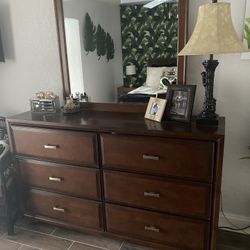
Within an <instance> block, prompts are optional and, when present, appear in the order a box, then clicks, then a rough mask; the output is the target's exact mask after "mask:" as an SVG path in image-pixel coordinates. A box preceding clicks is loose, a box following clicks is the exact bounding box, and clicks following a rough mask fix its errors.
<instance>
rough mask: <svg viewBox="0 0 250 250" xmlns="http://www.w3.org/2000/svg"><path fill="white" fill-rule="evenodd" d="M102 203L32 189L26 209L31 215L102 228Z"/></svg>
mask: <svg viewBox="0 0 250 250" xmlns="http://www.w3.org/2000/svg"><path fill="white" fill-rule="evenodd" d="M101 208H102V206H101V203H98V202H94V201H87V200H82V199H78V198H72V197H69V196H64V195H59V194H54V193H49V192H44V191H39V190H35V189H32V190H30V191H29V193H28V198H27V206H26V210H27V212H28V213H30V214H31V215H34V216H35V215H40V216H45V217H48V218H52V219H58V220H61V221H64V222H66V223H71V224H73V225H77V226H82V227H88V228H92V229H101V228H102V227H103V225H102V224H103V223H102V209H101Z"/></svg>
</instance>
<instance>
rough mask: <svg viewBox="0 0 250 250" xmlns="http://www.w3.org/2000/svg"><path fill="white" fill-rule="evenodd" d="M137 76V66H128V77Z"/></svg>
mask: <svg viewBox="0 0 250 250" xmlns="http://www.w3.org/2000/svg"><path fill="white" fill-rule="evenodd" d="M135 74H136V68H135V65H128V66H126V75H127V76H132V75H135Z"/></svg>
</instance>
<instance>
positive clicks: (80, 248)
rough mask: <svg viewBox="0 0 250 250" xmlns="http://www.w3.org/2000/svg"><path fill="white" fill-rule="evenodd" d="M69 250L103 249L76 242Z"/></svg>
mask: <svg viewBox="0 0 250 250" xmlns="http://www.w3.org/2000/svg"><path fill="white" fill-rule="evenodd" d="M69 250H102V249H101V248H96V247H91V246H87V245H84V244H80V243H76V242H75V243H74V244H73V245H72V246H71V248H70V249H69Z"/></svg>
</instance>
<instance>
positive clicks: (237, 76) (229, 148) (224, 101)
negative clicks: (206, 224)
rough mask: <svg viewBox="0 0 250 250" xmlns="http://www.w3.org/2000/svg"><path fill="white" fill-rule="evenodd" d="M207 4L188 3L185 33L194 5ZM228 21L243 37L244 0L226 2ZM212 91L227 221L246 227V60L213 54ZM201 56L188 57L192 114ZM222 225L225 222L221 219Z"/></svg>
mask: <svg viewBox="0 0 250 250" xmlns="http://www.w3.org/2000/svg"><path fill="white" fill-rule="evenodd" d="M207 2H211V1H205V0H200V1H195V0H190V6H189V11H190V13H189V17H190V19H189V31H190V33H191V32H192V30H193V28H194V24H195V22H196V15H197V11H198V6H199V5H200V4H202V3H207ZM230 2H231V4H232V18H233V23H234V26H235V28H236V30H237V32H238V35H239V36H240V37H243V22H244V20H243V19H244V15H245V4H246V1H245V0H238V1H230ZM215 58H216V59H218V60H219V63H220V64H219V66H218V68H217V70H216V77H215V91H214V95H215V98H216V99H217V113H218V114H219V115H221V116H225V117H226V140H225V156H224V165H223V181H222V198H223V199H222V201H223V208H224V210H225V212H226V214H227V215H228V217H229V218H230V219H232V220H233V222H235V223H237V224H239V225H240V224H241V223H242V225H243V224H246V223H248V224H250V181H249V180H250V160H239V158H240V157H242V156H246V155H250V151H249V150H248V149H247V147H248V145H250V130H249V128H250V112H249V110H250V72H249V69H250V60H241V55H240V54H231V55H229V54H228V55H216V56H215ZM204 59H205V57H202V56H194V57H189V58H188V68H187V82H188V83H189V84H197V94H196V101H195V107H194V112H195V113H198V112H199V111H200V110H201V107H202V101H203V96H204V88H203V86H202V83H201V76H200V73H201V72H202V70H203V68H202V65H201V62H202V61H203V60H204ZM221 223H222V224H223V223H225V220H221Z"/></svg>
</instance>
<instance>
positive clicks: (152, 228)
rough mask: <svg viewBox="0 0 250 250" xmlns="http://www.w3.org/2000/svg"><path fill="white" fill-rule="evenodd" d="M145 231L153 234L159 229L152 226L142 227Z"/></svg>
mask: <svg viewBox="0 0 250 250" xmlns="http://www.w3.org/2000/svg"><path fill="white" fill-rule="evenodd" d="M144 229H145V231H150V232H155V233H159V232H160V229H159V228H156V227H153V226H145V227H144Z"/></svg>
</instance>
